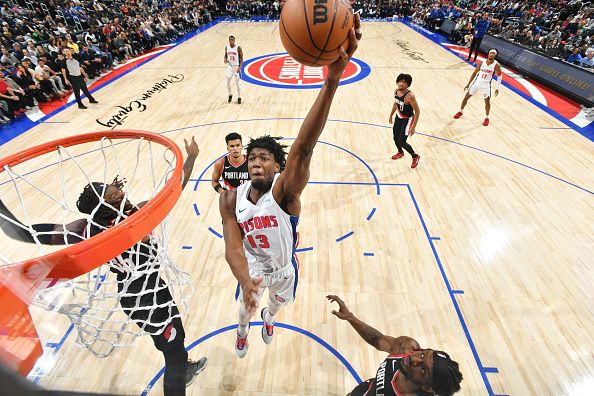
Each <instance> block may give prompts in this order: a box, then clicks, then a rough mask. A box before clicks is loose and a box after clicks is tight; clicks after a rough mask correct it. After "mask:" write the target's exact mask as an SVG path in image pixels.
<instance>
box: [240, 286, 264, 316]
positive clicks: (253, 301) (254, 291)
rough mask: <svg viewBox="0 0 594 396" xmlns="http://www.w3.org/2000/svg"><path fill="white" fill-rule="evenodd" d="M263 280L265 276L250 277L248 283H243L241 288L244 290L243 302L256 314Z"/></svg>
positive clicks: (250, 311) (249, 310)
mask: <svg viewBox="0 0 594 396" xmlns="http://www.w3.org/2000/svg"><path fill="white" fill-rule="evenodd" d="M263 281H264V278H256V279H252V278H250V280H249V281H248V282H247V283H246V284H244V285H241V290H243V303H244V304H245V307H246V308H247V310H248V312H249V313H251V314H254V313H255V312H256V310H257V309H258V291H259V290H260V286H261V285H262V282H263Z"/></svg>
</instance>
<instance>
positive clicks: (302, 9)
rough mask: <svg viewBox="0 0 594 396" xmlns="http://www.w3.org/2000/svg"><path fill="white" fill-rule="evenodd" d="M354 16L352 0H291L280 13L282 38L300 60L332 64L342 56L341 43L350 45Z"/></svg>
mask: <svg viewBox="0 0 594 396" xmlns="http://www.w3.org/2000/svg"><path fill="white" fill-rule="evenodd" d="M353 20H354V16H353V10H352V8H351V4H350V2H349V0H287V1H286V2H285V5H284V6H283V10H282V12H281V16H280V23H279V30H280V36H281V41H282V43H283V46H284V47H285V49H286V50H287V52H288V53H289V55H291V57H292V58H293V59H295V60H296V61H297V62H299V63H302V64H304V65H307V66H323V65H328V64H330V63H332V62H334V61H336V60H337V59H338V58H339V57H340V55H339V53H338V49H339V48H340V46H341V45H343V46H344V47H345V50H346V49H348V44H349V42H348V35H349V30H350V29H351V28H352V27H353Z"/></svg>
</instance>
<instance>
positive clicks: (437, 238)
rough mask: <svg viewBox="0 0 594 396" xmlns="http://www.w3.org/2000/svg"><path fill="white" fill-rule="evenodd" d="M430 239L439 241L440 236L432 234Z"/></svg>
mask: <svg viewBox="0 0 594 396" xmlns="http://www.w3.org/2000/svg"><path fill="white" fill-rule="evenodd" d="M431 239H432V240H434V241H441V238H440V237H435V236H433V237H431Z"/></svg>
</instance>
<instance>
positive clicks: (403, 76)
mask: <svg viewBox="0 0 594 396" xmlns="http://www.w3.org/2000/svg"><path fill="white" fill-rule="evenodd" d="M400 81H404V82H405V83H406V85H408V86H409V87H410V86H411V85H412V76H411V75H410V74H404V73H400V74H399V75H398V77H396V82H400Z"/></svg>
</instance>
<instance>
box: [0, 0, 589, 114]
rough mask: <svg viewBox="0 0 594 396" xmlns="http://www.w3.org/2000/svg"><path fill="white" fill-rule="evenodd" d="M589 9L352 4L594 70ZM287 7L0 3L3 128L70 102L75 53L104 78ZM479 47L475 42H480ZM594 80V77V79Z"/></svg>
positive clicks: (455, 1) (448, 0)
mask: <svg viewBox="0 0 594 396" xmlns="http://www.w3.org/2000/svg"><path fill="white" fill-rule="evenodd" d="M584 1H587V0H552V1H532V2H517V1H516V2H514V1H511V0H486V1H485V0H482V1H479V0H442V1H437V0H418V1H417V0H415V1H412V0H352V1H351V2H352V3H354V4H353V8H354V9H355V10H359V12H360V13H361V15H362V17H364V18H393V17H404V16H409V17H412V18H413V21H414V22H416V23H419V24H423V25H425V26H427V27H428V28H430V29H438V28H439V27H440V26H441V24H442V23H443V21H444V20H445V19H450V20H452V21H454V22H455V28H454V29H453V31H452V33H451V37H450V39H451V40H452V41H455V42H458V43H459V44H461V45H466V46H470V45H471V43H473V42H474V43H476V38H477V37H476V36H477V30H476V27H477V22H478V21H479V20H480V19H482V15H483V14H485V13H486V14H487V16H488V17H487V18H488V21H489V24H488V29H487V32H488V33H489V34H492V35H496V36H499V37H501V38H503V39H505V40H509V41H512V42H514V43H517V44H520V45H523V46H526V47H528V48H531V49H533V50H536V51H539V52H542V53H544V54H546V55H548V56H551V57H555V58H559V59H563V60H565V61H567V62H570V63H573V64H576V65H579V66H582V67H588V68H594V8H592V7H591V6H590V3H585V2H584ZM283 3H284V0H42V1H33V0H0V26H1V29H2V35H1V36H0V48H1V51H2V54H1V55H0V72H1V73H2V78H0V123H6V122H9V121H10V120H12V119H13V118H14V117H15V115H18V114H20V113H22V112H24V111H26V110H28V109H30V108H31V107H33V106H34V105H36V104H39V103H43V102H47V101H49V100H54V99H59V98H63V97H64V96H66V95H69V84H68V81H66V77H65V75H64V74H63V73H62V72H61V69H62V68H63V65H64V54H63V50H64V49H65V48H70V49H72V51H73V52H74V54H75V57H76V58H77V59H78V60H79V61H80V63H81V65H82V67H83V68H84V69H85V70H86V74H87V75H88V76H89V77H90V78H95V77H98V76H100V75H101V74H103V73H105V72H107V71H109V70H111V69H113V68H114V67H116V65H117V64H120V63H123V62H126V61H127V60H128V59H130V58H131V57H134V56H137V55H138V54H141V53H143V52H145V51H147V50H149V49H151V48H154V47H156V46H158V45H162V44H165V43H169V42H172V41H175V40H176V39H178V38H179V37H180V36H182V35H183V34H185V33H186V32H189V31H192V30H194V29H196V28H197V27H199V26H202V25H204V24H206V23H208V22H210V21H212V20H213V19H214V18H217V17H219V16H221V15H227V16H231V17H234V18H246V19H249V18H255V17H256V18H257V17H267V18H278V17H279V14H280V11H281V9H282V4H283ZM473 38H474V40H473ZM592 70H594V69H592Z"/></svg>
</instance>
